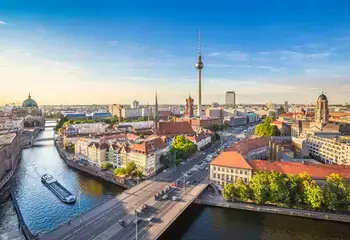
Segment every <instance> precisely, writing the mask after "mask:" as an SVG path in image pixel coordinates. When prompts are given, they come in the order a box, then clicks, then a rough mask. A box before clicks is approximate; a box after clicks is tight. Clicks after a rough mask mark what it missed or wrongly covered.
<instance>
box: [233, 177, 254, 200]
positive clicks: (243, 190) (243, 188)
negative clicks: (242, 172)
mask: <svg viewBox="0 0 350 240" xmlns="http://www.w3.org/2000/svg"><path fill="white" fill-rule="evenodd" d="M234 187H235V193H236V194H237V197H238V199H239V200H241V201H243V202H247V201H248V200H249V199H250V198H251V192H250V188H249V186H247V185H246V184H245V183H244V182H243V181H242V179H241V178H238V179H237V181H236V182H235V183H234Z"/></svg>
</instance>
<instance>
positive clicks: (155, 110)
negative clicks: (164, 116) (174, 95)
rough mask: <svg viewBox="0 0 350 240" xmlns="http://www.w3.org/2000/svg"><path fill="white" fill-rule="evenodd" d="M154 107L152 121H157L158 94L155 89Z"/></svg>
mask: <svg viewBox="0 0 350 240" xmlns="http://www.w3.org/2000/svg"><path fill="white" fill-rule="evenodd" d="M155 102H156V103H155V109H154V117H153V118H154V121H158V96H157V91H156V97H155Z"/></svg>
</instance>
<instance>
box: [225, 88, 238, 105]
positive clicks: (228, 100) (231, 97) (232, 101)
mask: <svg viewBox="0 0 350 240" xmlns="http://www.w3.org/2000/svg"><path fill="white" fill-rule="evenodd" d="M225 105H226V107H227V108H229V107H231V108H236V93H235V92H234V91H227V92H226V94H225Z"/></svg>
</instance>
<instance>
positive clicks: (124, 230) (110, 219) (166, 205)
mask: <svg viewBox="0 0 350 240" xmlns="http://www.w3.org/2000/svg"><path fill="white" fill-rule="evenodd" d="M242 131H243V130H242ZM234 134H237V133H236V132H234ZM222 139H223V140H222V141H221V143H219V144H215V145H213V146H211V147H210V148H208V149H206V150H205V151H203V152H200V153H198V154H196V156H195V157H193V158H192V159H191V160H190V161H188V162H186V163H185V164H184V165H180V166H178V167H177V168H175V169H173V170H172V171H168V172H163V173H160V174H158V175H156V176H155V177H153V178H152V179H150V180H146V181H144V182H142V183H140V184H139V185H137V186H136V187H133V188H132V189H129V190H126V191H124V192H123V193H122V194H121V195H122V196H121V195H120V196H117V198H118V200H115V203H111V204H110V206H106V207H104V208H103V207H97V208H96V209H94V210H93V211H94V213H91V216H85V217H84V216H83V220H79V219H77V220H74V221H72V223H70V224H68V226H67V225H66V226H64V227H63V228H60V229H58V230H56V231H53V232H52V233H49V234H47V235H44V236H42V237H41V238H40V239H62V240H80V239H81V240H92V239H93V240H102V239H103V240H107V239H127V240H130V239H136V226H135V224H133V220H134V219H135V215H134V210H135V208H137V207H139V206H141V205H143V204H147V205H148V206H149V207H148V208H147V209H146V210H145V211H144V212H143V213H142V214H140V216H139V218H141V219H142V220H141V221H140V222H139V224H138V226H137V227H138V239H145V238H147V236H146V235H147V232H148V230H149V229H151V228H152V227H153V226H154V225H157V224H158V223H161V222H162V221H163V220H162V218H163V217H164V215H165V214H166V213H167V212H168V211H169V210H170V209H173V208H176V207H177V205H179V204H180V201H181V199H180V201H172V200H158V201H156V200H155V199H154V195H155V194H157V193H158V192H160V191H162V190H164V189H165V188H166V187H168V186H169V185H170V184H171V183H173V182H174V181H176V180H177V179H179V178H181V177H182V176H183V173H184V172H187V171H188V170H190V169H191V168H192V167H193V166H194V165H196V164H198V163H199V162H201V161H202V160H204V158H205V157H206V155H208V154H209V153H212V152H214V151H215V150H216V149H217V148H218V147H220V145H221V144H222V143H225V142H226V141H230V142H234V141H235V140H236V139H234V138H232V135H229V134H227V135H226V136H223V138H222ZM207 176H208V170H201V171H198V172H196V173H195V174H194V175H192V176H190V177H188V178H187V179H186V181H191V182H194V181H196V182H197V184H198V182H200V181H201V180H203V179H205V178H206V177H207ZM195 185H196V184H192V185H191V184H190V185H189V186H186V193H188V192H190V191H191V190H192V189H193V188H194V187H195ZM175 193H176V194H177V195H181V194H183V193H184V188H183V187H178V188H177V189H176V190H175ZM175 193H174V194H175ZM170 197H171V194H170ZM170 197H169V198H170ZM169 198H168V199H169ZM106 205H107V204H106ZM87 215H89V214H87ZM151 215H156V218H155V220H154V221H153V222H152V223H149V222H148V221H147V218H148V217H149V216H151ZM119 220H124V222H125V226H124V227H122V226H121V225H120V224H119V222H118V221H119Z"/></svg>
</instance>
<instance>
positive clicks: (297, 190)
mask: <svg viewBox="0 0 350 240" xmlns="http://www.w3.org/2000/svg"><path fill="white" fill-rule="evenodd" d="M288 183H289V197H290V204H297V205H301V204H303V202H304V198H305V197H304V191H303V180H302V178H301V177H300V175H293V174H290V175H288Z"/></svg>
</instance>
